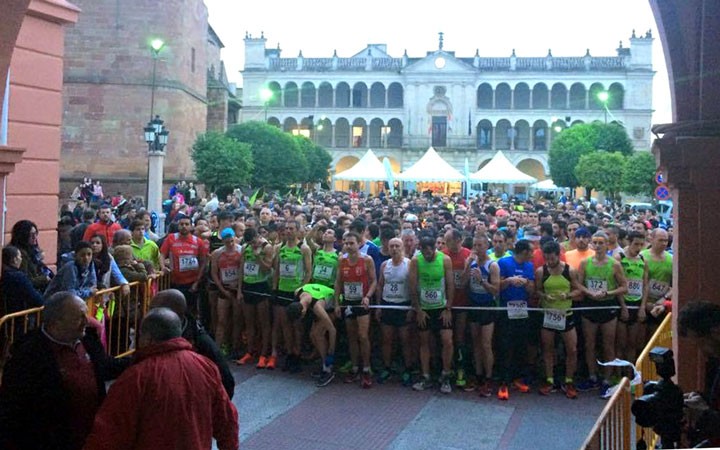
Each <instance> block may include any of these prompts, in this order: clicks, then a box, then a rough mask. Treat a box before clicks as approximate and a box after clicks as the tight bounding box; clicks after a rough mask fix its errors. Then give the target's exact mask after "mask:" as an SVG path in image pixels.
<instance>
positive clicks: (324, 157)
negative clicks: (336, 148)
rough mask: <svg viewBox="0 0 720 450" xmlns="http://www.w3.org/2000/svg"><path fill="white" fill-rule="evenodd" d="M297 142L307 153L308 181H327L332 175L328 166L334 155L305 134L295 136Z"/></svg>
mask: <svg viewBox="0 0 720 450" xmlns="http://www.w3.org/2000/svg"><path fill="white" fill-rule="evenodd" d="M294 139H295V143H296V144H297V145H298V147H299V148H300V150H301V151H302V152H303V154H304V155H305V160H306V161H307V167H308V170H307V174H306V175H305V182H306V183H325V182H327V180H328V177H329V176H330V173H329V172H328V168H329V167H330V163H331V162H332V156H330V153H328V152H327V150H325V149H324V148H322V147H320V146H319V145H317V144H315V143H314V142H313V141H311V140H310V139H308V138H306V137H305V136H294Z"/></svg>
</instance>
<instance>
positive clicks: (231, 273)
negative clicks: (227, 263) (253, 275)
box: [220, 267, 240, 284]
mask: <svg viewBox="0 0 720 450" xmlns="http://www.w3.org/2000/svg"><path fill="white" fill-rule="evenodd" d="M239 272H240V271H239V270H238V268H237V267H226V268H224V269H221V270H220V278H221V279H222V282H223V283H224V284H229V283H232V282H234V281H237V280H238V275H239V274H240V273H239Z"/></svg>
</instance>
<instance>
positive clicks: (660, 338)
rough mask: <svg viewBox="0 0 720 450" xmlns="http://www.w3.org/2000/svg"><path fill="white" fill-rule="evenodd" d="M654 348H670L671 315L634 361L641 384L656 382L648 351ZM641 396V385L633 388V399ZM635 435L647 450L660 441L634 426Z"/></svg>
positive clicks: (655, 370)
mask: <svg viewBox="0 0 720 450" xmlns="http://www.w3.org/2000/svg"><path fill="white" fill-rule="evenodd" d="M655 347H667V348H672V313H668V314H667V315H666V316H665V319H664V320H663V321H662V323H660V326H659V327H658V329H657V330H655V333H654V334H653V335H652V337H651V338H650V340H649V341H648V343H647V345H646V346H645V348H644V349H643V351H642V353H640V356H638V359H637V361H635V367H636V368H637V370H639V371H640V373H642V380H643V383H644V382H646V381H650V380H657V379H658V378H659V377H658V374H657V368H656V367H655V363H653V362H652V361H651V360H650V350H652V349H653V348H655ZM641 395H643V387H642V384H641V385H638V386H635V398H638V397H640V396H641ZM635 434H636V436H637V438H638V439H639V438H644V440H645V443H646V444H647V448H655V444H656V443H657V442H658V439H660V436H658V435H657V434H655V432H654V431H653V430H652V428H643V427H641V426H636V429H635Z"/></svg>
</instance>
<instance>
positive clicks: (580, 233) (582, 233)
mask: <svg viewBox="0 0 720 450" xmlns="http://www.w3.org/2000/svg"><path fill="white" fill-rule="evenodd" d="M575 237H588V238H589V237H590V230H588V229H587V228H585V227H580V228H578V229H577V230H575Z"/></svg>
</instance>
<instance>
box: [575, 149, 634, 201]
mask: <svg viewBox="0 0 720 450" xmlns="http://www.w3.org/2000/svg"><path fill="white" fill-rule="evenodd" d="M624 169H625V156H624V155H623V154H622V153H620V152H612V153H609V152H591V153H588V154H585V155H582V156H581V157H580V161H579V162H578V165H577V167H576V168H575V176H576V177H577V179H578V182H579V183H580V185H581V186H585V187H586V188H587V189H588V192H589V191H590V190H592V189H595V190H598V191H603V192H605V195H607V196H608V197H609V198H611V199H614V198H616V197H617V194H619V193H620V191H621V189H622V177H623V171H624Z"/></svg>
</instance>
